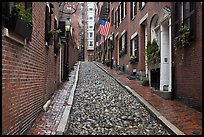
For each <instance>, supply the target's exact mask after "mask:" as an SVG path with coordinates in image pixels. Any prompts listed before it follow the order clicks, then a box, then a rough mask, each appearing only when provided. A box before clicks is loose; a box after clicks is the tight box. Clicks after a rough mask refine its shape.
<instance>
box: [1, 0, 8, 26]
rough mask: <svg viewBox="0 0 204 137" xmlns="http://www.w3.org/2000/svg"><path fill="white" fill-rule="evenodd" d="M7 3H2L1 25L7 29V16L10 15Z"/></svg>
mask: <svg viewBox="0 0 204 137" xmlns="http://www.w3.org/2000/svg"><path fill="white" fill-rule="evenodd" d="M9 9H10V5H9V2H2V25H3V26H5V27H6V28H8V23H9V14H10V11H9Z"/></svg>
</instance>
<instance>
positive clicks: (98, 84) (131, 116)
mask: <svg viewBox="0 0 204 137" xmlns="http://www.w3.org/2000/svg"><path fill="white" fill-rule="evenodd" d="M67 134H71V135H80V134H85V135H131V134H134V135H135V134H137V135H149V134H151V135H169V134H170V133H169V132H168V131H167V130H166V129H165V128H164V127H163V126H162V125H161V124H160V123H158V121H157V120H156V119H155V118H154V117H152V116H151V114H150V113H149V112H148V111H147V110H146V109H145V108H144V107H143V106H142V105H141V104H140V103H139V101H138V100H137V99H136V98H135V97H134V96H133V95H131V94H130V93H129V92H128V91H127V90H126V89H124V88H123V87H122V86H121V85H119V84H118V83H117V82H116V81H115V80H114V79H113V78H112V77H110V76H109V75H107V74H106V73H105V72H103V70H101V69H100V68H99V67H97V66H96V65H95V64H93V63H91V62H85V63H81V66H80V71H79V81H78V84H77V88H76V91H75V97H74V102H73V106H72V110H71V114H70V121H69V128H68V131H67Z"/></svg>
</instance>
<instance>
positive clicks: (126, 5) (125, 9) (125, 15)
mask: <svg viewBox="0 0 204 137" xmlns="http://www.w3.org/2000/svg"><path fill="white" fill-rule="evenodd" d="M124 4H125V16H126V15H127V3H126V2H124Z"/></svg>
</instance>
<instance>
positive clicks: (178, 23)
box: [174, 2, 180, 37]
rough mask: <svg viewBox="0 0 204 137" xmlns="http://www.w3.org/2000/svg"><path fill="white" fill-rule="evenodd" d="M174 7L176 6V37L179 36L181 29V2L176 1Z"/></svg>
mask: <svg viewBox="0 0 204 137" xmlns="http://www.w3.org/2000/svg"><path fill="white" fill-rule="evenodd" d="M174 8H175V11H174V13H175V14H174V20H175V21H174V22H175V25H174V26H175V27H174V28H175V30H174V32H175V37H177V36H178V35H179V29H180V4H179V2H175V3H174Z"/></svg>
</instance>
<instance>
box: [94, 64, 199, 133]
mask: <svg viewBox="0 0 204 137" xmlns="http://www.w3.org/2000/svg"><path fill="white" fill-rule="evenodd" d="M95 63H96V64H98V65H100V66H101V67H102V68H104V69H105V70H107V72H108V73H109V74H111V75H112V76H114V77H115V78H116V79H118V80H119V81H120V82H122V83H123V84H124V85H126V86H129V87H130V88H131V89H133V90H135V91H136V92H137V93H138V94H139V95H140V96H142V97H143V98H144V99H145V100H146V101H147V102H148V103H149V104H151V105H152V106H153V107H154V108H155V109H156V110H157V111H158V112H159V113H161V115H163V116H164V117H165V118H166V119H167V120H169V121H170V122H171V123H172V124H173V125H175V126H176V127H177V128H178V129H179V130H181V131H182V132H183V133H184V134H186V135H202V113H201V112H199V111H197V110H195V109H193V108H190V107H188V106H186V105H185V104H182V103H181V102H178V101H176V100H165V99H163V98H161V97H159V96H158V95H156V94H154V93H153V90H152V89H151V88H150V87H149V86H142V85H140V84H138V83H137V82H136V81H135V80H129V79H128V78H127V76H128V75H127V74H123V75H118V74H117V71H116V70H114V69H110V67H107V66H104V65H103V64H100V63H97V62H95Z"/></svg>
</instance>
